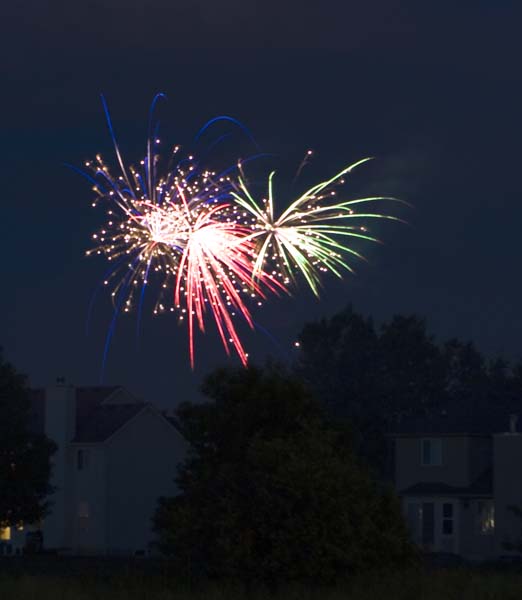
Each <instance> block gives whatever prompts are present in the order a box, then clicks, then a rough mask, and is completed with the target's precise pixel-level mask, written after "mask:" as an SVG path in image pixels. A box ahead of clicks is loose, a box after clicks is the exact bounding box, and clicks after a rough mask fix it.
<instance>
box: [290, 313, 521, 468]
mask: <svg viewBox="0 0 522 600" xmlns="http://www.w3.org/2000/svg"><path fill="white" fill-rule="evenodd" d="M299 341H300V356H299V358H298V360H297V364H296V365H295V370H296V373H297V375H298V376H299V378H300V379H301V380H302V381H303V382H305V383H306V385H307V386H308V388H309V389H310V390H311V391H312V392H313V393H314V395H315V396H316V397H317V398H318V399H320V401H321V403H322V404H323V405H324V406H325V408H326V410H327V412H328V414H329V415H330V417H331V418H333V419H335V420H338V421H342V422H345V423H349V424H350V425H351V427H352V430H353V432H354V435H355V442H356V448H357V452H358V453H359V455H360V456H362V457H364V458H365V459H366V460H367V462H368V463H369V464H370V465H372V466H373V467H375V468H376V469H378V470H379V471H380V472H381V473H383V472H384V471H385V470H386V467H387V465H389V461H388V460H387V459H388V458H389V456H388V455H387V453H388V452H389V449H388V445H387V444H386V439H385V433H386V432H389V431H393V430H394V429H395V428H396V427H397V426H399V425H400V424H401V421H403V420H404V419H405V418H408V417H412V416H423V417H429V416H430V415H434V414H437V413H439V414H440V413H441V412H442V411H446V412H448V413H452V414H465V415H470V416H471V417H472V416H473V415H474V414H479V413H481V412H484V411H486V412H489V411H491V410H492V409H494V408H502V409H503V410H505V411H506V413H507V412H508V411H514V412H517V410H519V403H520V397H521V396H522V365H514V366H510V365H509V364H508V363H507V362H506V361H505V360H503V359H501V358H496V359H493V360H487V359H486V358H485V357H484V356H483V355H482V354H481V353H480V352H479V351H478V350H477V348H476V347H475V346H474V345H473V344H472V343H470V342H467V343H465V342H462V341H460V340H457V339H450V340H447V341H444V342H442V343H436V341H435V339H434V337H433V336H431V335H430V334H429V333H428V331H427V328H426V322H425V321H424V320H423V319H421V318H419V317H417V316H395V317H393V318H392V319H391V320H390V321H389V322H385V323H383V324H382V325H381V326H380V327H376V326H375V324H374V322H373V320H372V319H371V318H367V317H364V316H363V315H361V314H358V313H356V312H355V311H354V310H353V309H352V308H351V307H350V306H349V307H347V308H346V309H345V310H344V311H342V312H341V313H339V314H337V315H335V316H334V317H332V318H331V319H324V320H322V321H319V322H317V323H310V324H308V325H306V326H305V327H304V329H303V331H302V333H301V335H300V336H299Z"/></svg>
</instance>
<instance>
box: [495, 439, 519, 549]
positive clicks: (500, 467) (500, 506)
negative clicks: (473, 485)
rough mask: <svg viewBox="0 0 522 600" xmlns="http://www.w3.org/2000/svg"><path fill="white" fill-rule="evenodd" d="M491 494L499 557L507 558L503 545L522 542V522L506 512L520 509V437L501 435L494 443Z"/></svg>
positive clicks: (509, 512)
mask: <svg viewBox="0 0 522 600" xmlns="http://www.w3.org/2000/svg"><path fill="white" fill-rule="evenodd" d="M493 449H494V451H493V490H494V495H495V538H496V540H495V541H496V550H497V553H498V554H499V555H501V554H509V552H508V551H507V550H505V549H504V548H503V542H506V541H520V540H521V539H522V520H521V519H520V518H518V517H516V516H515V515H513V514H512V513H511V511H509V510H508V506H509V505H512V504H514V505H517V506H519V507H522V477H521V476H520V465H522V434H520V433H502V434H499V435H495V436H494V442H493Z"/></svg>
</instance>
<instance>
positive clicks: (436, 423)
mask: <svg viewBox="0 0 522 600" xmlns="http://www.w3.org/2000/svg"><path fill="white" fill-rule="evenodd" d="M511 414H512V411H507V410H506V409H503V408H497V407H488V408H487V409H483V410H475V411H469V410H468V411H464V410H458V409H454V410H452V411H441V412H439V413H437V414H434V415H429V416H423V417H406V418H404V419H403V420H402V421H401V422H400V423H398V424H397V425H396V426H395V427H394V431H393V433H391V434H390V435H392V436H396V437H401V436H422V435H493V434H494V433H503V432H506V431H509V420H510V415H511ZM519 425H521V426H522V418H520V416H519Z"/></svg>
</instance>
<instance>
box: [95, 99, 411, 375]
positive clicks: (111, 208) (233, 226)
mask: <svg viewBox="0 0 522 600" xmlns="http://www.w3.org/2000/svg"><path fill="white" fill-rule="evenodd" d="M160 97H161V95H158V96H157V97H156V98H155V99H154V101H153V103H152V108H151V115H152V112H153V109H154V106H155V103H156V101H157V99H158V98H160ZM104 107H105V112H106V117H107V122H108V125H109V129H110V132H111V135H112V139H113V143H114V149H115V153H116V158H117V161H118V164H119V174H118V175H117V176H116V177H114V176H113V175H111V172H110V170H109V168H108V167H107V165H106V164H105V163H104V162H103V160H102V158H101V157H100V156H97V157H96V160H94V161H92V162H87V163H86V164H85V166H86V167H87V169H89V170H90V172H91V175H87V177H88V178H89V179H90V180H91V182H92V183H93V184H94V187H93V189H94V191H95V193H96V199H95V200H94V202H93V206H97V205H100V204H101V205H103V206H105V208H106V212H107V221H106V223H105V225H104V226H103V227H102V228H101V229H100V230H99V231H98V232H97V233H95V234H94V235H93V241H94V245H95V246H94V248H93V249H92V250H89V251H88V252H87V254H88V255H90V254H101V255H105V256H106V258H107V259H108V260H109V261H110V262H111V264H112V265H113V267H112V269H111V270H110V272H109V274H108V275H107V277H106V278H105V280H104V284H105V285H106V286H108V287H109V288H111V294H112V299H113V304H114V308H115V316H114V318H113V323H114V320H115V318H116V316H117V314H119V312H121V311H123V312H129V311H131V310H132V309H133V308H136V307H137V309H138V314H141V309H142V303H143V297H144V293H145V288H146V287H147V286H148V285H149V283H152V280H154V289H155V290H157V293H155V301H154V309H153V312H154V313H160V312H165V311H166V312H174V313H175V314H176V315H177V317H178V319H179V320H180V321H185V322H186V323H187V329H188V338H189V357H190V363H191V365H192V366H194V336H195V330H196V329H199V330H200V331H205V321H206V317H207V315H209V314H211V315H212V318H213V321H214V323H215V325H216V328H217V331H218V333H219V336H220V337H221V340H222V342H223V345H224V347H225V349H226V351H227V353H230V349H231V348H233V349H234V350H235V352H236V353H237V355H238V356H239V358H240V360H241V362H242V363H243V364H246V362H247V358H248V355H247V353H246V352H245V349H244V347H243V345H242V342H241V340H240V337H239V335H238V333H237V330H236V327H235V324H234V317H235V316H236V315H239V316H240V317H241V318H242V319H243V320H245V321H246V323H247V324H248V325H249V326H250V327H253V320H252V317H251V306H252V304H254V305H256V304H257V305H261V304H262V302H263V300H264V299H265V298H266V297H267V296H268V294H273V293H275V294H278V293H279V292H281V291H285V292H289V291H290V288H291V287H292V286H293V285H295V284H296V283H297V279H298V275H299V274H301V275H302V276H303V277H304V279H305V281H306V282H307V284H308V286H309V287H310V288H311V290H312V291H313V293H314V294H315V295H316V296H318V295H319V288H320V285H321V279H322V275H323V274H324V273H326V272H331V273H333V274H334V275H336V276H338V277H341V276H342V273H343V271H345V270H347V271H352V268H351V266H350V264H349V262H348V257H357V258H363V256H362V255H361V254H360V253H359V252H358V251H356V250H355V249H353V248H351V247H350V246H349V245H348V242H349V241H350V239H352V240H356V239H359V240H361V239H362V240H368V241H373V242H376V241H378V240H377V239H376V238H375V237H373V236H371V235H369V233H368V232H367V231H366V228H365V226H364V225H360V224H359V223H360V221H357V220H358V219H366V220H367V219H377V218H378V219H393V220H400V219H398V218H397V217H394V216H389V215H384V214H379V213H373V212H360V213H359V212H356V211H355V208H356V207H357V206H358V205H365V204H367V203H371V202H374V201H377V200H384V199H390V198H385V197H367V198H359V199H356V200H348V201H338V200H337V188H338V186H340V185H342V184H343V183H344V182H345V176H346V175H348V174H349V173H350V172H351V171H352V170H353V169H354V168H355V167H356V166H358V165H360V164H362V163H364V162H366V161H367V160H370V159H364V160H361V161H359V162H357V163H355V164H353V165H350V166H349V167H347V168H345V169H343V170H342V171H340V172H339V173H337V174H336V175H334V176H333V177H332V178H330V179H328V180H326V181H323V182H321V183H319V184H317V185H315V186H313V187H312V188H310V189H308V190H307V191H306V192H305V193H304V194H302V195H301V196H299V197H298V198H297V199H296V200H294V201H293V202H292V203H291V204H290V205H289V206H288V207H287V208H286V209H284V210H283V211H282V212H280V213H279V216H277V215H278V213H277V212H276V209H275V202H274V189H273V188H274V185H273V184H274V175H275V173H274V172H272V173H270V175H269V177H268V184H267V188H268V189H267V191H268V195H267V197H266V198H265V199H263V200H261V201H257V200H256V199H255V198H254V196H253V194H252V193H251V191H250V190H249V187H248V185H247V183H246V178H245V176H244V172H243V165H242V164H241V163H238V164H237V168H233V169H228V170H227V171H225V172H224V173H223V174H220V175H219V174H216V172H214V171H211V170H208V169H204V168H202V167H201V165H200V164H199V163H198V161H197V160H196V159H195V158H194V156H192V155H189V156H188V157H185V158H181V156H182V155H181V153H180V147H179V146H176V147H174V148H173V150H172V153H171V155H170V158H169V161H168V164H167V165H166V166H165V167H162V162H161V158H160V154H159V144H160V140H159V139H158V138H157V137H156V136H153V135H151V132H152V129H153V128H152V116H151V118H150V121H149V135H148V139H147V150H146V155H145V158H144V159H143V160H142V161H141V162H140V165H139V167H138V168H134V167H126V165H125V163H124V161H123V158H122V155H121V153H120V150H119V147H118V144H117V143H116V139H115V136H114V132H113V129H112V123H111V120H110V117H109V113H108V110H107V107H106V105H105V103H104ZM224 119H227V120H231V121H233V122H235V121H234V120H233V119H230V118H228V117H224ZM217 120H219V118H218V119H213V120H212V121H210V122H209V123H210V124H212V123H214V122H216V121H217ZM206 127H207V126H205V128H206ZM205 128H203V130H204V129H205ZM203 130H202V131H203ZM310 155H311V151H308V153H307V157H306V158H305V161H303V163H302V164H301V166H300V167H299V171H300V170H302V168H303V166H304V165H305V164H306V162H307V160H308V158H309V157H310ZM84 174H85V173H84ZM112 330H113V327H111V329H110V332H109V334H108V338H107V342H106V351H105V355H104V361H105V358H106V353H107V348H108V343H109V341H110V336H111V335H112Z"/></svg>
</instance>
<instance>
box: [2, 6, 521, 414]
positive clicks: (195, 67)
mask: <svg viewBox="0 0 522 600" xmlns="http://www.w3.org/2000/svg"><path fill="white" fill-rule="evenodd" d="M305 4H306V5H307V6H308V5H309V4H310V5H311V7H310V8H304V7H303V5H305ZM517 4H518V3H516V2H514V1H513V2H507V1H500V0H497V1H496V2H486V1H480V2H477V1H473V2H471V1H467V0H466V1H460V2H459V1H458V0H453V1H451V2H450V1H447V2H437V3H434V2H417V1H413V0H410V1H405V2H398V1H395V0H387V1H385V0H372V1H368V2H364V3H361V2H346V1H343V2H341V1H337V0H334V1H331V2H321V3H313V4H312V3H298V2H294V1H289V2H285V3H282V2H271V1H267V2H263V3H257V2H253V1H249V0H245V1H242V2H239V1H238V0H227V1H224V2H210V1H208V0H207V1H204V0H198V1H194V2H191V3H184V4H181V3H180V4H179V8H177V6H178V5H177V4H176V3H174V2H170V1H169V2H167V1H150V2H144V1H141V2H138V1H137V0H133V1H130V0H127V2H123V1H121V0H113V1H112V2H110V3H102V2H95V1H92V2H82V3H81V4H80V3H75V2H72V3H71V2H70V3H66V2H56V1H55V2H52V1H51V2H40V1H36V0H32V1H26V2H24V3H18V4H16V5H10V6H3V7H2V8H0V23H1V25H0V34H1V35H0V50H1V56H2V60H1V62H0V75H1V81H2V83H3V85H2V94H1V95H0V109H1V112H0V114H1V126H0V131H1V138H0V139H1V141H2V161H1V163H0V169H1V171H2V172H1V176H2V182H3V186H2V187H3V193H2V198H1V202H2V213H1V222H0V223H1V237H0V244H1V246H2V257H3V259H4V260H3V261H2V263H1V267H0V268H1V269H2V294H1V296H0V344H2V345H3V346H4V348H5V352H6V354H7V356H8V357H9V359H10V360H12V361H13V362H14V363H15V364H16V365H17V366H18V367H19V368H20V369H21V370H23V371H25V372H27V373H28V374H29V375H30V379H31V381H32V382H33V383H34V384H36V385H39V384H46V383H49V382H51V381H53V380H54V378H55V377H56V376H57V375H65V376H66V377H67V379H68V380H70V381H72V382H74V383H78V384H94V383H97V381H98V377H99V370H100V363H101V357H102V352H103V342H104V334H105V331H106V329H107V327H108V323H109V320H110V313H109V307H108V302H107V299H106V298H104V297H103V296H101V297H100V299H99V301H98V302H97V304H96V306H95V310H94V318H93V326H92V329H91V331H90V335H89V336H88V337H86V335H85V319H86V314H87V307H88V303H89V300H90V297H91V293H92V290H93V289H94V288H95V286H96V284H97V282H98V281H99V280H100V279H101V278H102V277H103V272H104V270H105V267H106V265H105V263H104V261H103V260H101V259H100V260H96V259H94V258H91V259H86V258H85V257H84V251H85V249H87V248H88V247H89V244H90V240H89V236H90V234H91V233H92V232H93V231H94V230H95V229H96V228H97V226H98V224H99V223H100V220H101V219H102V218H103V215H102V212H101V211H95V210H93V209H92V208H91V207H90V200H91V197H92V196H91V192H90V190H89V186H88V185H87V184H86V183H85V182H84V181H83V180H82V178H81V177H79V176H77V175H75V174H74V173H72V172H70V171H68V170H67V169H65V168H64V167H63V166H62V164H63V163H64V162H71V163H74V164H78V165H80V164H81V163H82V162H83V161H84V160H85V159H86V158H90V157H92V156H93V155H94V154H95V153H96V152H101V153H102V154H103V155H104V157H105V158H106V160H107V161H109V162H110V161H112V158H113V155H112V153H111V152H112V148H111V144H110V138H109V135H108V132H107V130H106V127H105V123H104V119H103V113H102V109H101V103H100V100H99V94H100V93H101V92H103V93H104V94H105V95H106V97H107V99H108V101H109V104H110V108H111V112H112V116H113V119H114V122H115V126H116V129H117V133H118V138H119V141H120V143H121V145H122V147H123V149H124V150H125V151H126V156H127V157H128V159H129V162H132V161H133V160H134V161H137V160H139V159H140V158H141V153H142V151H143V144H144V140H145V134H146V118H147V110H148V105H149V103H150V101H151V99H152V97H153V95H154V94H155V93H156V92H157V91H164V92H166V93H167V95H168V102H167V103H166V104H165V105H164V106H162V108H161V119H162V123H163V124H164V126H165V130H164V131H165V133H164V134H163V135H162V137H163V139H165V142H166V144H168V145H170V144H174V143H181V144H187V143H190V141H191V139H192V138H193V136H194V134H195V133H196V131H197V129H198V128H199V127H200V126H201V125H202V124H203V122H204V121H206V120H207V119H209V118H211V117H213V116H215V115H219V114H230V115H233V116H234V117H237V118H238V119H240V120H241V121H243V122H244V123H245V124H246V125H247V126H248V127H249V128H250V129H251V130H252V131H253V133H254V135H255V137H256V139H257V141H258V143H259V144H260V146H261V147H262V148H263V150H266V151H267V152H273V153H275V154H276V155H277V156H278V157H280V158H278V159H275V163H273V164H275V166H276V167H279V168H280V172H281V177H282V178H283V177H286V176H289V177H290V176H292V175H293V171H292V170H291V168H290V166H292V168H294V167H295V166H296V165H297V164H298V163H299V161H300V159H301V157H302V155H303V154H304V152H305V150H306V149H307V148H309V147H311V148H313V149H314V150H315V151H316V159H315V160H314V162H313V163H312V164H311V165H310V166H309V167H308V173H307V176H308V177H310V178H311V179H312V180H321V179H322V178H324V177H327V176H328V175H330V174H331V173H333V172H335V171H336V170H338V169H340V168H341V167H343V166H344V165H346V164H348V163H350V162H352V161H354V160H356V159H358V158H361V157H363V156H366V155H373V156H376V157H377V160H376V161H375V162H374V163H373V164H372V165H369V166H368V167H367V168H364V169H361V170H360V171H359V172H358V173H357V175H356V177H354V180H353V183H352V184H349V185H347V186H346V188H345V190H346V193H347V194H353V195H354V196H355V195H356V194H357V193H358V192H361V191H364V192H367V191H371V192H376V193H382V194H394V195H398V196H400V197H402V198H404V199H405V200H408V201H409V202H411V203H412V204H413V205H414V206H415V209H414V210H412V211H410V212H409V214H408V215H407V218H408V220H409V221H410V223H411V225H410V226H408V227H406V226H399V225H394V224H387V225H386V226H379V227H378V228H377V231H378V233H379V235H380V236H381V237H382V238H383V239H384V241H385V242H386V245H385V246H384V247H377V246H376V247H369V246H366V247H365V253H366V255H367V256H368V258H369V261H370V262H369V264H364V263H361V264H358V265H355V266H356V267H357V271H358V275H357V276H356V277H347V278H346V279H345V280H344V281H343V282H337V281H332V280H331V279H329V280H328V281H327V283H326V286H325V290H324V293H323V296H322V300H321V301H320V302H318V301H316V300H315V299H314V298H313V297H312V296H311V294H310V293H309V292H307V291H306V289H305V288H304V287H302V288H301V290H300V292H299V293H298V294H297V295H296V297H294V298H293V299H292V300H288V299H285V300H277V299H274V300H272V301H271V303H270V305H269V306H267V307H266V308H265V309H263V310H262V311H260V312H259V313H256V315H255V318H256V321H258V322H259V324H260V325H261V326H262V327H263V328H264V329H266V330H267V332H269V333H263V332H261V331H259V332H257V333H256V334H249V333H248V332H244V339H245V343H246V346H247V348H248V350H249V351H250V354H251V356H254V357H255V358H257V359H263V358H264V357H265V356H266V355H268V354H271V355H274V356H276V357H278V358H285V357H287V356H291V355H292V352H293V349H292V344H293V341H294V340H295V338H296V336H297V334H298V332H299V330H300V329H301V328H302V326H303V324H304V323H305V322H306V321H308V320H311V319H316V318H320V317H321V316H330V315H332V314H334V313H335V312H336V311H338V310H340V309H341V308H343V307H344V306H345V305H346V304H347V303H348V302H352V303H353V305H354V307H355V308H356V310H358V311H360V312H363V313H367V314H372V315H374V316H375V317H376V318H377V320H382V319H387V318H389V317H390V316H391V315H393V314H394V313H412V312H414V313H417V314H420V315H423V316H426V317H427V319H428V326H429V329H430V330H431V331H432V332H433V333H434V334H436V335H437V337H438V338H440V339H444V338H446V337H450V336H458V337H461V338H463V339H472V340H474V341H475V342H476V343H477V345H478V346H479V348H480V349H482V350H483V351H484V352H485V353H486V354H488V355H495V354H499V353H501V354H503V355H504V356H505V357H506V358H510V359H513V360H521V359H522V347H521V345H520V339H521V337H522V322H521V319H520V308H519V307H520V303H521V298H522V283H521V280H520V277H519V274H518V260H519V258H520V256H521V252H520V250H519V247H518V244H519V240H520V237H521V236H520V234H519V230H520V227H521V225H522V196H521V185H520V171H521V169H520V166H519V165H520V161H521V159H522V149H521V148H520V140H521V139H522V117H521V109H522V70H521V67H520V56H522V52H521V51H522V47H521V46H522V43H521V41H520V36H519V32H518V25H519V23H520V18H521V16H522V14H521V9H520V8H519V7H517ZM283 5H284V6H283ZM278 161H279V162H278ZM289 165H290V166H289ZM210 329H211V330H212V328H210ZM196 350H197V355H196V361H197V367H196V370H195V372H194V373H192V372H191V371H190V368H189V365H188V357H187V351H186V334H185V331H184V330H183V329H182V328H179V327H178V326H177V324H176V323H175V322H174V321H171V320H170V319H169V318H168V317H166V318H159V319H154V318H152V317H149V316H148V315H147V316H145V317H144V321H143V327H142V335H141V338H140V348H139V350H136V342H135V320H134V318H128V317H126V318H122V319H121V320H120V322H119V323H118V328H117V331H116V334H115V337H114V341H113V344H112V347H111V351H110V355H109V360H108V363H107V369H106V381H107V382H108V383H122V384H124V385H127V386H128V387H129V389H131V390H132V391H135V392H136V393H138V394H139V395H142V396H144V397H145V398H146V399H147V400H150V401H155V402H158V403H160V404H162V405H164V406H169V405H174V404H175V403H176V402H178V401H179V400H181V399H191V398H193V397H195V394H196V389H197V386H198V384H199V381H200V379H201V376H202V375H203V374H204V373H206V372H207V371H208V370H209V369H210V368H212V367H213V366H216V365H218V364H223V363H226V359H225V355H224V353H223V351H222V349H221V347H220V345H219V342H218V340H217V339H216V335H215V332H213V331H210V332H209V335H207V336H205V337H200V338H199V339H198V340H197V349H196Z"/></svg>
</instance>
